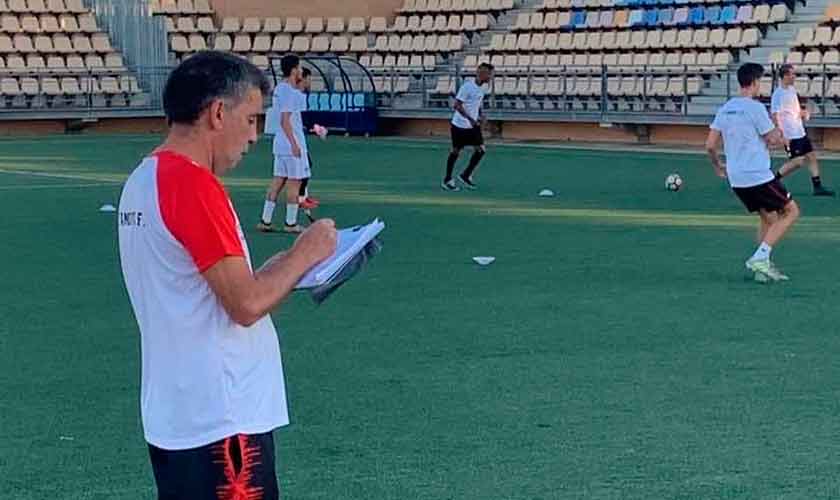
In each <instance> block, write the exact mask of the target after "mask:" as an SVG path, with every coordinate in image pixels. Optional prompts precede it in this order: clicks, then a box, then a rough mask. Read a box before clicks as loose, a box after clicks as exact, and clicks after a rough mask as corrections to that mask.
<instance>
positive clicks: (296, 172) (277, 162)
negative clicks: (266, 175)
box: [274, 154, 312, 180]
mask: <svg viewBox="0 0 840 500" xmlns="http://www.w3.org/2000/svg"><path fill="white" fill-rule="evenodd" d="M311 176H312V174H311V172H310V171H309V155H307V154H302V155H301V157H300V158H296V157H294V156H275V157H274V177H285V178H287V179H298V180H300V179H306V178H307V177H311Z"/></svg>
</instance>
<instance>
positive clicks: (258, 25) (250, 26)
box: [242, 17, 262, 33]
mask: <svg viewBox="0 0 840 500" xmlns="http://www.w3.org/2000/svg"><path fill="white" fill-rule="evenodd" d="M260 31H262V21H261V20H260V19H259V18H258V17H246V18H245V19H244V20H243V21H242V32H243V33H259V32H260Z"/></svg>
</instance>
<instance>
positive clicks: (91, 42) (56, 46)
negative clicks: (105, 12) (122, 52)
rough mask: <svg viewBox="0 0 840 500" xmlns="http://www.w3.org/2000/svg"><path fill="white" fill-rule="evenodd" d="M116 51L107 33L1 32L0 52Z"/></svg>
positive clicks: (73, 52) (66, 52) (82, 53)
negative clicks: (34, 33) (69, 34)
mask: <svg viewBox="0 0 840 500" xmlns="http://www.w3.org/2000/svg"><path fill="white" fill-rule="evenodd" d="M112 52H115V51H114V48H113V47H112V46H111V40H110V38H109V37H108V35H107V34H105V33H96V34H94V35H93V36H88V35H85V34H80V33H77V34H75V35H73V36H72V37H70V36H67V35H64V34H57V35H53V36H49V35H35V36H34V37H32V36H29V35H21V34H18V35H14V37H10V36H9V35H6V34H0V54H8V53H18V54H31V53H40V54H80V55H84V54H89V53H100V54H110V53H112Z"/></svg>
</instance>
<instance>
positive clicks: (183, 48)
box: [169, 35, 190, 53]
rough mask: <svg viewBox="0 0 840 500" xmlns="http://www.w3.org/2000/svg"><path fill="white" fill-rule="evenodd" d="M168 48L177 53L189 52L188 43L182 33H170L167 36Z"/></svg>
mask: <svg viewBox="0 0 840 500" xmlns="http://www.w3.org/2000/svg"><path fill="white" fill-rule="evenodd" d="M169 48H170V49H172V51H174V52H177V53H182V52H189V51H190V44H189V42H188V41H187V38H186V37H185V36H184V35H172V36H171V37H170V38H169Z"/></svg>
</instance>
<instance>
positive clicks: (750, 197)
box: [732, 179, 793, 212]
mask: <svg viewBox="0 0 840 500" xmlns="http://www.w3.org/2000/svg"><path fill="white" fill-rule="evenodd" d="M732 190H733V191H735V194H736V195H737V196H738V198H739V199H740V200H741V202H742V203H743V204H744V206H745V207H747V210H749V211H750V212H758V211H759V210H765V211H767V212H780V211H781V210H782V209H784V208H785V207H786V206H787V204H788V203H790V202H791V201H793V197H792V196H791V194H790V193H789V192H788V190H787V189H785V186H784V185H783V184H782V182H781V181H780V180H779V179H773V180H772V181H770V182H766V183H764V184H759V185H758V186H752V187H746V188H732Z"/></svg>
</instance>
